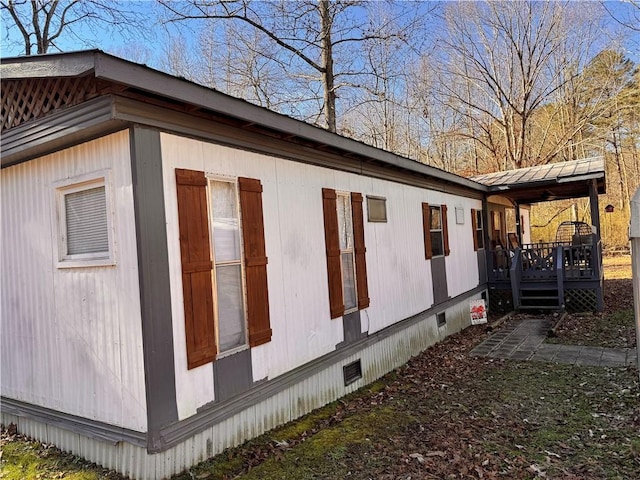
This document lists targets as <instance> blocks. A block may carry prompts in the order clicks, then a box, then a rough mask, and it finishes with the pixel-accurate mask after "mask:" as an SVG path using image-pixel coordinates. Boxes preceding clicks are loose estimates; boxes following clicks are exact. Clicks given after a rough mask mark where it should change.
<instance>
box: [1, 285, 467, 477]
mask: <svg viewBox="0 0 640 480" xmlns="http://www.w3.org/2000/svg"><path fill="white" fill-rule="evenodd" d="M476 297H477V298H479V295H477V296H476ZM446 314H447V325H446V327H443V328H438V327H437V325H436V319H435V317H434V316H425V317H424V318H423V319H421V320H420V321H419V322H416V323H415V324H413V325H411V326H409V327H408V328H406V329H404V330H401V331H398V332H396V333H394V334H393V335H390V336H388V337H386V338H384V339H383V340H381V341H379V342H377V343H375V344H373V345H370V346H369V347H367V348H365V349H363V350H362V351H360V352H358V353H357V354H355V355H352V356H350V357H348V358H345V359H343V360H341V361H339V362H336V363H335V364H333V365H331V366H329V367H327V368H326V369H324V370H322V371H320V372H318V373H316V374H315V375H313V376H311V377H309V378H306V379H304V380H303V381H301V382H299V383H298V384H296V385H293V386H291V387H290V388H288V389H286V390H284V391H281V392H279V393H277V394H276V395H274V396H272V397H270V398H267V399H265V400H263V401H262V402H260V403H259V404H257V405H255V406H253V407H250V408H248V409H246V410H244V411H243V412H240V413H239V414H237V415H234V416H232V417H230V418H228V419H226V420H224V421H222V422H220V423H218V424H216V425H213V426H211V427H209V428H207V429H205V430H204V431H202V432H200V433H198V434H197V435H194V436H193V437H191V438H189V439H187V440H185V441H184V442H182V443H180V444H179V445H177V446H175V447H173V448H171V449H169V450H167V451H165V452H162V453H159V454H155V455H148V454H147V453H146V451H145V449H144V448H141V447H136V446H133V445H130V444H125V443H119V444H117V445H113V444H109V443H105V442H102V441H99V440H93V439H87V438H83V437H80V436H78V435H76V434H73V433H69V432H64V431H61V430H60V429H58V428H57V427H53V426H45V425H43V424H40V423H38V422H34V421H32V420H28V419H24V418H18V417H15V416H12V415H7V414H2V419H3V422H5V423H9V422H14V423H17V424H18V425H19V429H20V431H23V432H25V433H27V434H29V435H31V436H33V437H34V438H38V439H40V440H42V441H45V442H51V443H54V442H55V443H56V444H57V445H59V446H60V447H61V448H63V449H65V450H68V451H72V452H73V453H77V454H79V455H81V456H83V457H85V458H87V459H89V460H91V461H94V462H96V463H98V464H100V465H103V466H105V467H107V468H113V469H115V470H117V471H119V472H120V473H122V474H124V475H127V476H129V477H131V478H137V479H150V480H151V479H153V480H157V479H162V478H168V477H170V476H171V475H173V474H175V473H179V472H180V471H182V470H184V469H186V468H189V467H190V466H192V465H194V464H196V463H198V462H200V461H203V460H205V459H206V458H208V457H210V456H213V455H216V454H218V453H221V452H222V451H224V450H225V449H226V448H229V447H233V446H236V445H239V444H241V443H242V442H244V441H246V440H248V439H251V438H254V437H256V436H258V435H260V434H262V433H264V432H266V431H269V430H271V429H272V428H274V427H276V426H278V425H282V424H284V423H286V422H288V421H289V420H292V419H295V418H298V417H300V416H302V415H304V414H305V413H307V412H309V411H311V410H312V409H315V408H318V407H321V406H323V405H326V404H328V403H330V402H332V401H334V400H335V399H337V398H339V397H342V396H344V395H346V394H348V393H351V392H353V391H355V390H357V389H358V388H360V387H361V386H363V385H366V384H367V383H370V382H372V381H374V380H376V379H378V378H380V377H381V376H383V375H384V374H385V373H387V372H389V371H391V370H393V369H394V368H397V367H399V366H400V365H402V364H404V363H406V362H407V361H408V360H409V359H410V358H411V357H413V356H415V355H417V354H418V353H420V352H421V351H422V350H424V349H426V348H428V347H429V346H431V345H433V344H434V343H436V342H437V341H438V340H440V339H442V338H444V337H445V336H447V335H450V334H452V333H455V332H457V331H458V330H460V329H461V328H463V327H465V326H467V325H469V323H470V321H469V305H468V302H467V301H463V302H460V303H459V304H457V305H455V306H454V307H451V308H449V309H448V310H447V311H446ZM358 359H360V360H361V362H362V368H363V378H362V379H361V380H358V381H357V382H354V383H352V384H351V385H349V386H347V387H345V386H344V384H343V376H342V367H343V366H344V365H346V364H349V363H351V362H353V361H355V360H358ZM278 440H286V439H285V438H282V439H280V438H278Z"/></svg>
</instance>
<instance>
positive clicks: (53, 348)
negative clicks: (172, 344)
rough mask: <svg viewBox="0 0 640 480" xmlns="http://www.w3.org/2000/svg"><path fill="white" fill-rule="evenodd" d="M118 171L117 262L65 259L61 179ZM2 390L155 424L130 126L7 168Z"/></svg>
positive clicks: (86, 412)
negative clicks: (150, 410)
mask: <svg viewBox="0 0 640 480" xmlns="http://www.w3.org/2000/svg"><path fill="white" fill-rule="evenodd" d="M104 169H109V175H110V180H111V185H110V186H109V188H111V189H112V191H111V197H112V207H113V220H114V224H113V232H114V244H115V258H116V262H117V264H116V265H115V266H101V267H84V268H65V269H61V268H58V266H57V260H58V233H57V228H58V225H57V217H56V207H55V203H56V202H55V194H54V190H55V186H54V183H55V182H58V181H60V180H64V179H68V178H73V177H77V176H80V175H84V174H87V173H91V172H96V171H99V170H104ZM1 198H2V206H1V209H2V210H1V211H2V220H1V222H2V223H1V225H2V248H1V250H2V254H1V255H2V257H1V258H2V306H1V310H0V315H1V317H2V340H1V342H2V343H1V348H2V370H1V372H2V395H5V396H7V397H10V398H14V399H17V400H22V401H25V402H29V403H33V404H36V405H41V406H45V407H49V408H52V409H55V410H59V411H62V412H66V413H70V414H74V415H79V416H82V417H86V418H90V419H94V420H99V421H103V422H107V423H110V424H113V425H117V426H121V427H125V428H129V429H132V430H138V431H145V430H146V402H145V389H144V388H145V387H144V370H143V357H142V331H141V319H140V298H139V289H138V267H137V265H138V264H137V260H136V256H137V250H136V237H135V223H134V210H133V195H132V184H131V168H130V159H129V138H128V133H127V132H120V133H116V134H113V135H109V136H107V137H104V138H101V139H98V140H94V141H92V142H88V143H85V144H83V145H80V146H77V147H73V148H69V149H67V150H63V151H60V152H57V153H55V154H52V155H47V156H44V157H41V158H38V159H35V160H31V161H29V162H26V163H22V164H19V165H16V166H13V167H9V168H6V169H3V170H2V179H1Z"/></svg>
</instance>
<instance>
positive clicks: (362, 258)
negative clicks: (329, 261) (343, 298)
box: [351, 192, 369, 308]
mask: <svg viewBox="0 0 640 480" xmlns="http://www.w3.org/2000/svg"><path fill="white" fill-rule="evenodd" d="M351 211H352V218H353V244H354V250H355V255H356V280H357V281H356V285H357V288H358V308H367V307H368V306H369V286H368V283H367V260H366V255H365V253H366V252H367V249H366V247H365V244H364V214H363V211H362V194H360V193H355V192H353V193H351Z"/></svg>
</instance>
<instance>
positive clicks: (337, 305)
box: [322, 188, 344, 318]
mask: <svg viewBox="0 0 640 480" xmlns="http://www.w3.org/2000/svg"><path fill="white" fill-rule="evenodd" d="M322 210H323V213H324V241H325V248H326V254H327V274H328V282H329V310H330V314H331V318H337V317H341V316H342V315H343V314H344V298H343V295H342V270H341V269H342V267H341V263H340V236H339V233H338V210H337V195H336V191H335V190H333V189H331V188H323V189H322Z"/></svg>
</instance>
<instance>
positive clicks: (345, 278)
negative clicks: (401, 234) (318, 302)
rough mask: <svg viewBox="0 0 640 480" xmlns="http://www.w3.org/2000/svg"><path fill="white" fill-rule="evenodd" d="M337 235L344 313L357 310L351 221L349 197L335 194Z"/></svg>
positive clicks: (344, 194)
mask: <svg viewBox="0 0 640 480" xmlns="http://www.w3.org/2000/svg"><path fill="white" fill-rule="evenodd" d="M337 197H338V198H337V208H338V233H339V235H340V266H341V269H340V270H341V271H342V298H343V301H344V310H345V313H349V312H352V311H354V310H357V308H356V307H357V303H356V301H357V298H356V267H355V255H354V249H353V220H352V217H351V195H349V194H348V193H338V194H337Z"/></svg>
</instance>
